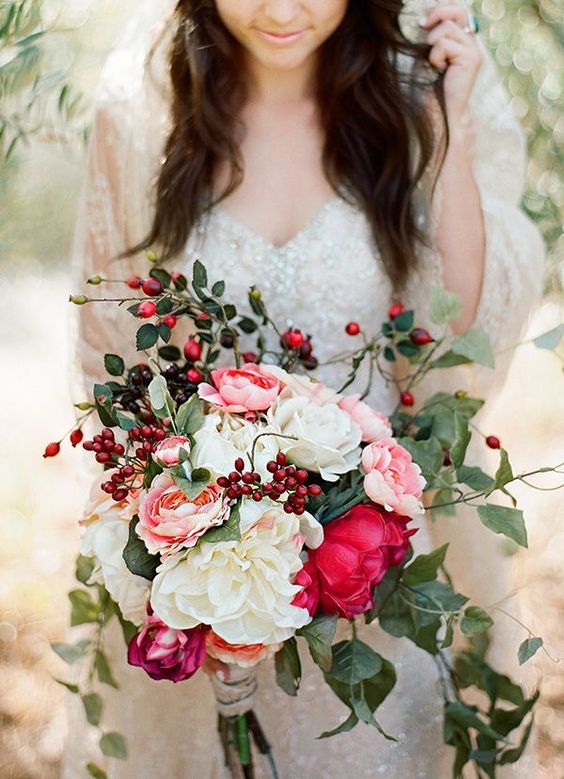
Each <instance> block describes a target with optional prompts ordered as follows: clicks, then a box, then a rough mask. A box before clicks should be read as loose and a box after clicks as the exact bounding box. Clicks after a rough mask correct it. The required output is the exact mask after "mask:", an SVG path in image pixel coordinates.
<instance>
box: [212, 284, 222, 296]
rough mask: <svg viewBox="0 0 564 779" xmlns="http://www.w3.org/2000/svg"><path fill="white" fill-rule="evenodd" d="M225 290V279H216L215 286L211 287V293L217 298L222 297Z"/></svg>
mask: <svg viewBox="0 0 564 779" xmlns="http://www.w3.org/2000/svg"><path fill="white" fill-rule="evenodd" d="M224 292H225V282H224V281H216V282H215V284H214V285H213V287H212V288H211V293H212V295H214V297H216V298H220V297H221V296H222V295H223V293H224Z"/></svg>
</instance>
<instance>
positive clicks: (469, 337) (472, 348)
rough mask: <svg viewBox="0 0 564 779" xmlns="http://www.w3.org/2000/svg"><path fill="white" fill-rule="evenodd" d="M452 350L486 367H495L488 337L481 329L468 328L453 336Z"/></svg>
mask: <svg viewBox="0 0 564 779" xmlns="http://www.w3.org/2000/svg"><path fill="white" fill-rule="evenodd" d="M452 351H453V352H454V353H455V354H461V355H462V356H463V357H467V358H468V359H469V360H471V361H472V362H476V363H478V364H479V365H485V366H486V367H487V368H494V367H495V358H494V355H493V351H492V346H491V342H490V338H489V336H488V334H487V333H486V332H484V331H483V330H468V332H467V333H464V334H463V335H460V336H458V338H455V339H454V341H453V342H452Z"/></svg>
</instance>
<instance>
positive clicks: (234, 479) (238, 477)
mask: <svg viewBox="0 0 564 779" xmlns="http://www.w3.org/2000/svg"><path fill="white" fill-rule="evenodd" d="M229 481H232V482H238V481H241V474H240V473H239V472H238V471H231V473H230V474H229Z"/></svg>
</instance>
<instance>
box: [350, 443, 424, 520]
mask: <svg viewBox="0 0 564 779" xmlns="http://www.w3.org/2000/svg"><path fill="white" fill-rule="evenodd" d="M362 467H363V468H364V471H365V473H366V476H365V477H364V491H365V492H366V494H367V495H368V497H369V498H370V500H372V501H374V503H379V504H380V505H381V506H384V508H385V509H386V510H387V511H397V512H398V514H403V515H404V516H407V517H414V516H416V515H417V514H422V513H423V510H424V509H423V504H422V502H421V495H422V494H423V488H424V487H425V484H426V482H425V479H424V478H423V476H421V468H420V467H419V466H418V465H417V464H416V463H414V462H413V460H412V459H411V455H410V453H409V452H408V451H407V449H404V448H403V446H400V445H399V444H398V443H397V441H395V440H394V439H393V438H384V439H382V440H381V441H376V442H374V443H372V444H369V445H368V446H367V447H366V448H365V449H364V451H363V452H362Z"/></svg>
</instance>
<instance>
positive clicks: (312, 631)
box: [297, 616, 337, 671]
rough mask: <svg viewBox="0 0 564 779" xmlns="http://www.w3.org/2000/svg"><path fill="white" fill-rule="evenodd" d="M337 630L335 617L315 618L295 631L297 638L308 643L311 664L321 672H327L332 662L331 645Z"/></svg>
mask: <svg viewBox="0 0 564 779" xmlns="http://www.w3.org/2000/svg"><path fill="white" fill-rule="evenodd" d="M336 629H337V617H336V616H332V617H328V616H321V617H315V618H314V619H313V620H312V621H311V622H310V623H309V625H305V627H303V628H300V630H298V631H297V634H298V635H299V636H303V637H304V638H305V640H306V641H307V643H308V646H309V651H310V654H311V656H312V658H313V662H314V663H316V664H317V665H318V666H319V667H320V668H321V670H322V671H329V670H330V669H331V664H332V662H333V653H332V652H331V643H332V641H333V638H334V636H335V630H336Z"/></svg>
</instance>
